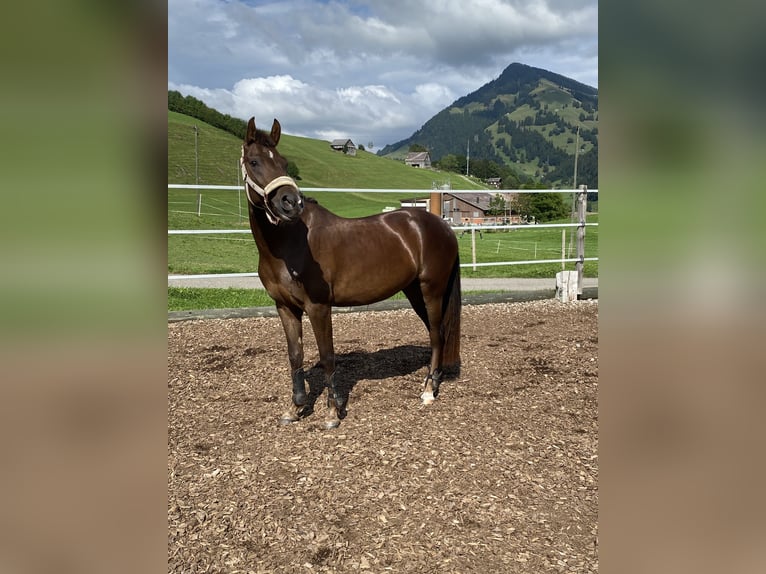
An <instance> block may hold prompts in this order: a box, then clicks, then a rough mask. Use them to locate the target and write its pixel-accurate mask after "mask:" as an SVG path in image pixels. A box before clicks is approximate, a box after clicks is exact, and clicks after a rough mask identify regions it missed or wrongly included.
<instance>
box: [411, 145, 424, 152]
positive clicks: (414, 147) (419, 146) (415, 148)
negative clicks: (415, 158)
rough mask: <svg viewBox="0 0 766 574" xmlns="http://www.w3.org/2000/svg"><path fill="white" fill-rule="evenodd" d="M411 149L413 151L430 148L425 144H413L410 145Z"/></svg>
mask: <svg viewBox="0 0 766 574" xmlns="http://www.w3.org/2000/svg"><path fill="white" fill-rule="evenodd" d="M410 151H411V152H419V151H428V148H426V147H425V146H422V145H420V144H412V145H411V146H410Z"/></svg>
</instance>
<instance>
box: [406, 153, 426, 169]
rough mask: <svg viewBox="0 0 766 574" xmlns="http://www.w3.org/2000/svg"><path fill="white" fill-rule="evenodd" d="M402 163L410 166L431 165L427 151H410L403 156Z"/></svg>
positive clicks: (423, 166) (424, 166) (422, 166)
mask: <svg viewBox="0 0 766 574" xmlns="http://www.w3.org/2000/svg"><path fill="white" fill-rule="evenodd" d="M404 163H405V164H406V165H409V166H410V167H421V168H429V167H431V154H429V153H428V152H427V151H417V152H410V153H408V154H407V157H406V158H404Z"/></svg>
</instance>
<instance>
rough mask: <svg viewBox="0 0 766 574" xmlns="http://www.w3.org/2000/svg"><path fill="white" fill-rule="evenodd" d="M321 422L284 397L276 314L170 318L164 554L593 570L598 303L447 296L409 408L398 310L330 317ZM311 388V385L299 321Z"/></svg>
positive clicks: (253, 567) (413, 367)
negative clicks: (441, 350)
mask: <svg viewBox="0 0 766 574" xmlns="http://www.w3.org/2000/svg"><path fill="white" fill-rule="evenodd" d="M334 331H335V351H336V354H337V378H338V381H339V383H340V385H341V386H342V387H343V388H344V389H345V390H346V391H347V392H348V393H349V402H348V408H347V416H346V417H345V418H344V419H343V421H342V423H341V425H340V427H339V428H337V429H334V430H330V431H327V430H323V429H322V427H321V423H322V421H323V417H324V411H325V407H324V404H325V402H324V396H323V397H322V398H321V399H320V400H318V401H317V402H316V410H315V412H314V413H313V414H311V415H309V416H308V417H306V418H305V419H303V420H301V421H299V422H297V423H294V424H292V425H289V426H281V425H279V424H278V420H279V416H280V415H281V413H282V412H283V411H284V410H285V407H286V406H287V404H288V402H289V399H290V392H291V386H290V377H289V367H288V362H287V350H286V343H285V338H284V334H283V332H282V327H281V325H280V323H279V320H278V319H277V318H247V319H225V320H202V321H184V322H179V323H172V324H169V325H168V396H169V397H168V398H169V407H168V408H169V410H168V571H169V572H173V573H176V572H178V573H181V572H183V573H198V572H228V573H232V574H233V573H239V572H241V573H267V572H268V573H281V572H285V573H287V572H290V573H293V572H305V573H310V572H336V573H342V572H412V573H429V572H438V573H440V574H448V573H468V572H472V573H485V572H486V573H489V572H529V573H533V572H535V573H538V572H567V573H568V572H577V573H587V572H596V571H597V570H598V558H597V550H598V532H597V517H598V489H597V485H598V448H597V446H598V410H597V407H598V404H597V397H598V353H597V349H598V303H597V301H579V302H574V303H568V304H562V303H559V302H557V301H555V300H545V301H533V302H527V303H505V304H488V305H474V306H470V305H469V306H465V307H464V308H463V328H462V331H463V336H462V369H461V372H460V374H459V375H457V376H456V377H454V378H453V379H451V380H447V381H445V382H444V383H443V384H442V387H441V392H440V394H439V398H438V400H437V401H436V402H435V403H434V404H433V405H431V406H429V407H423V406H421V405H420V401H419V395H420V392H421V386H422V380H423V378H424V376H425V374H426V369H427V367H426V365H427V362H428V359H429V354H430V350H429V348H428V346H427V334H426V331H425V328H424V327H423V325H422V323H421V322H420V320H419V319H418V318H417V316H416V315H415V313H414V312H413V311H411V310H396V311H384V312H366V313H348V314H337V315H335V316H334ZM304 338H305V346H306V347H305V348H306V360H305V365H306V369H307V378H308V380H309V383H310V384H311V387H312V392H313V393H314V395H313V396H315V395H316V394H317V392H318V391H319V390H321V389H320V387H321V384H322V375H321V373H320V370H319V369H318V368H311V367H312V366H313V365H314V364H315V363H316V361H317V359H318V353H317V350H316V344H315V341H314V339H313V335H312V333H311V328H310V326H309V324H308V321H307V320H304Z"/></svg>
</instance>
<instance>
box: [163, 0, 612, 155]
mask: <svg viewBox="0 0 766 574" xmlns="http://www.w3.org/2000/svg"><path fill="white" fill-rule="evenodd" d="M597 10H598V4H597V1H596V0H573V1H569V0H474V1H472V2H465V1H462V0H461V1H458V0H431V1H429V2H424V3H419V4H417V6H416V9H415V8H414V7H413V4H412V3H411V2H409V1H404V0H387V1H386V2H378V1H377V0H375V1H373V0H355V1H351V0H346V1H344V0H336V1H332V2H326V1H318V0H286V1H278V2H277V1H274V2H269V1H266V2H262V1H250V0H225V1H224V0H196V1H195V2H193V3H189V2H186V1H185V0H168V86H169V88H170V89H178V90H179V91H181V92H182V93H184V94H188V95H193V96H195V97H197V98H199V99H201V100H202V101H204V102H205V103H206V104H208V105H210V106H212V107H215V108H216V109H219V110H220V111H222V112H225V113H229V114H231V115H234V116H237V117H242V118H247V117H250V116H251V115H256V116H257V117H264V116H263V115H264V114H265V115H267V116H272V117H278V118H279V119H280V121H281V122H282V123H283V126H284V128H285V131H287V132H288V133H293V134H295V135H306V136H309V137H323V139H326V138H325V137H324V136H322V135H320V134H325V136H326V134H339V135H340V136H341V137H345V136H348V137H351V138H352V139H355V138H357V139H358V138H363V139H365V140H369V139H373V140H374V141H375V143H376V145H378V146H383V145H385V144H387V143H393V142H395V141H398V140H400V139H403V138H406V137H408V136H409V135H410V134H411V133H412V132H414V131H415V130H417V129H418V128H419V127H421V126H422V124H423V123H425V121H427V120H428V119H429V118H430V117H432V116H433V115H434V114H436V113H437V112H438V111H439V110H440V109H442V108H443V107H445V106H447V105H449V104H450V103H452V101H454V100H455V99H457V98H458V97H460V96H463V95H465V94H467V93H470V92H472V91H474V90H476V89H478V88H479V87H481V86H482V85H483V84H485V83H486V82H488V81H490V80H492V79H493V78H495V77H497V76H498V75H499V74H500V73H501V72H502V71H503V69H505V67H507V66H508V65H509V64H511V63H512V62H522V63H525V64H529V65H532V66H538V67H541V68H545V69H548V70H551V71H553V72H556V73H559V74H563V75H565V76H568V77H571V78H573V79H575V80H578V81H581V82H583V83H586V84H589V85H597V82H598V72H597V47H598V41H597ZM267 121H271V118H270V117H269V118H268V120H267ZM291 130H292V131H291ZM367 134H369V135H367ZM355 141H356V139H355Z"/></svg>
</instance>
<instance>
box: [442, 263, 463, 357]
mask: <svg viewBox="0 0 766 574" xmlns="http://www.w3.org/2000/svg"><path fill="white" fill-rule="evenodd" d="M461 297H462V294H461V292H460V256H456V257H455V264H454V265H453V266H452V272H451V273H450V277H449V281H448V282H447V290H446V291H445V292H444V299H443V302H442V324H441V336H442V341H443V342H444V343H443V347H442V364H443V365H445V366H451V365H459V364H460V311H461V307H462V301H461Z"/></svg>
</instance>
